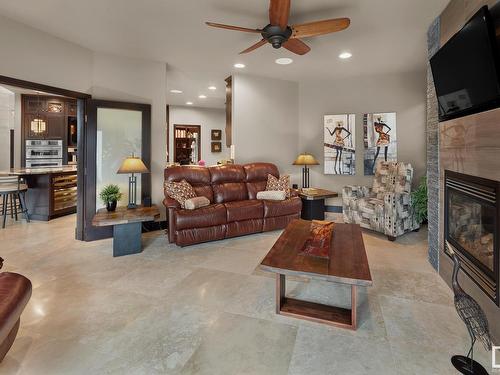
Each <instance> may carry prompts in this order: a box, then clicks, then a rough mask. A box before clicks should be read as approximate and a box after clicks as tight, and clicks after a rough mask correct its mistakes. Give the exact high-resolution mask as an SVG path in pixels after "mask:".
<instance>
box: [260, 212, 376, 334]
mask: <svg viewBox="0 0 500 375" xmlns="http://www.w3.org/2000/svg"><path fill="white" fill-rule="evenodd" d="M311 223H312V222H311V221H306V220H301V219H298V220H294V221H293V222H291V223H290V224H289V225H288V226H287V228H286V229H285V231H284V232H283V233H282V234H281V236H280V237H279V238H278V240H277V241H276V243H275V244H274V246H273V247H272V248H271V250H270V251H269V253H268V254H267V256H266V257H265V258H264V260H263V261H262V262H261V264H260V268H261V269H263V270H266V271H270V272H274V273H276V313H277V314H281V315H288V316H293V317H296V318H301V319H306V320H312V321H315V322H320V323H327V324H330V325H334V326H339V327H342V328H349V329H353V330H355V329H356V326H357V318H356V288H357V287H358V286H362V287H366V286H371V285H372V278H371V274H370V267H369V266H368V258H367V257H366V251H365V246H364V243H363V237H362V235H361V228H360V227H359V225H356V224H335V227H334V229H333V236H332V242H331V246H330V256H329V258H320V257H315V256H310V255H303V254H300V251H301V249H302V246H303V244H304V243H305V241H306V239H307V237H308V236H309V233H310V227H311ZM286 275H289V276H305V277H308V278H311V279H316V280H325V281H330V282H332V283H340V284H347V285H350V286H351V308H350V309H345V308H341V307H336V306H327V305H323V304H319V303H314V302H308V301H301V300H298V299H294V298H288V297H286V296H285V290H286V288H285V277H286Z"/></svg>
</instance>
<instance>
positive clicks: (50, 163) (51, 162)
mask: <svg viewBox="0 0 500 375" xmlns="http://www.w3.org/2000/svg"><path fill="white" fill-rule="evenodd" d="M60 166H62V159H26V168H50V167H60Z"/></svg>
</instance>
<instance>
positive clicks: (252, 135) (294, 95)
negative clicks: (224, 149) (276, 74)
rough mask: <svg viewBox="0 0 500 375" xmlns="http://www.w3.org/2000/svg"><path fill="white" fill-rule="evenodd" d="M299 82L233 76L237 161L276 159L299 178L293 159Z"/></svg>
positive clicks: (298, 171) (296, 145) (297, 168)
mask: <svg viewBox="0 0 500 375" xmlns="http://www.w3.org/2000/svg"><path fill="white" fill-rule="evenodd" d="M298 120H299V85H298V84H297V83H296V82H290V81H283V80H277V79H271V78H263V77H256V76H250V75H244V74H237V75H234V76H233V144H234V145H235V157H236V162H237V163H249V162H256V161H265V162H272V163H275V164H276V165H277V166H278V168H279V170H280V173H282V174H283V173H288V174H290V175H291V178H292V183H299V182H300V178H301V177H300V168H299V167H296V166H293V165H292V163H293V161H294V160H295V158H296V157H297V154H298V149H299V147H298V145H299V126H298V125H299V121H298Z"/></svg>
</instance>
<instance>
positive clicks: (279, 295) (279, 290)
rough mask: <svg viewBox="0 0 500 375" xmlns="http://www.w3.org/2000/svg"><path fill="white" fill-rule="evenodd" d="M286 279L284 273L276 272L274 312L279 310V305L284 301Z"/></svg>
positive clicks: (277, 312)
mask: <svg viewBox="0 0 500 375" xmlns="http://www.w3.org/2000/svg"><path fill="white" fill-rule="evenodd" d="M285 293H286V281H285V275H281V274H279V273H277V274H276V314H279V313H280V312H281V306H283V302H284V301H285Z"/></svg>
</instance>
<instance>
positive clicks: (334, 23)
mask: <svg viewBox="0 0 500 375" xmlns="http://www.w3.org/2000/svg"><path fill="white" fill-rule="evenodd" d="M290 5H291V4H290V0H270V5H269V24H268V25H267V26H265V27H264V28H263V29H250V28H246V27H240V26H231V25H224V24H220V23H214V22H206V24H207V25H208V26H211V27H217V28H221V29H227V30H235V31H242V32H247V33H254V34H255V33H258V34H261V36H262V40H260V41H258V42H257V43H255V44H254V45H252V46H250V47H249V48H247V49H245V50H243V51H242V52H240V54H243V53H249V52H252V51H254V50H256V49H257V48H259V47H262V46H263V45H264V44H266V43H269V44H271V45H272V46H273V48H276V49H278V48H281V47H285V48H286V49H287V50H289V51H291V52H293V53H295V54H297V55H305V54H306V53H308V52H309V51H310V50H311V48H310V47H309V46H308V45H307V44H305V43H304V42H303V41H302V40H301V39H300V38H307V37H314V36H318V35H324V34H330V33H334V32H337V31H341V30H344V29H347V28H348V27H349V25H350V23H351V21H350V19H349V18H335V19H329V20H323V21H315V22H308V23H304V24H299V25H288V17H289V16H290Z"/></svg>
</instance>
